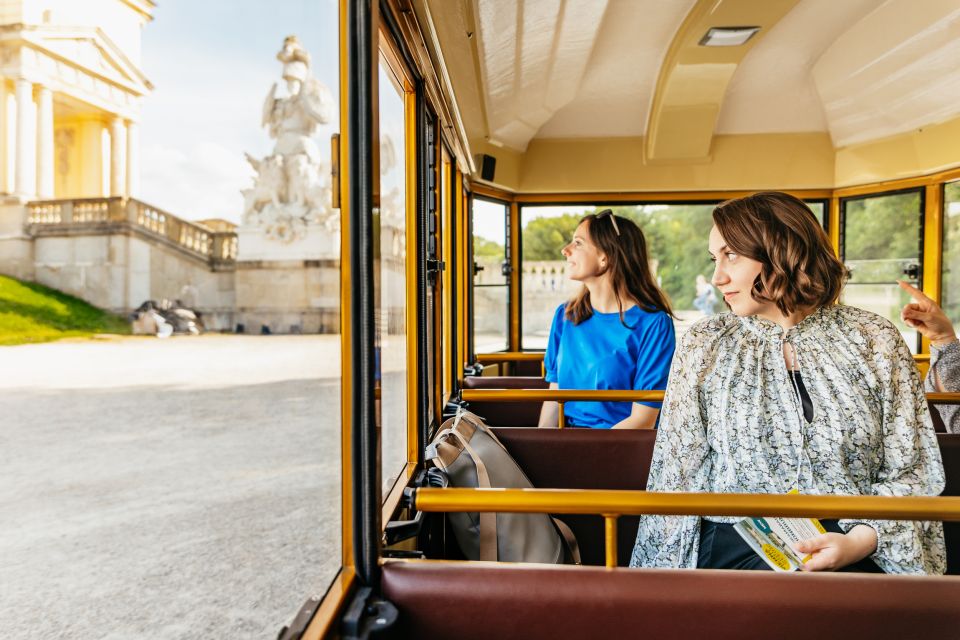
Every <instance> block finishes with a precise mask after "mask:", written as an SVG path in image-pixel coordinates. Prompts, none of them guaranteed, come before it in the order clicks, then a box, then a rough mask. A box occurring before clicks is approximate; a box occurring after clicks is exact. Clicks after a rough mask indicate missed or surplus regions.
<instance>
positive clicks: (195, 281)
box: [32, 233, 235, 330]
mask: <svg viewBox="0 0 960 640" xmlns="http://www.w3.org/2000/svg"><path fill="white" fill-rule="evenodd" d="M33 253H34V277H33V278H32V279H33V280H35V281H37V282H39V283H41V284H43V285H46V286H48V287H53V288H54V289H59V290H60V291H64V292H66V293H69V294H71V295H75V296H77V297H79V298H83V299H84V300H86V301H87V302H89V303H90V304H93V305H95V306H98V307H101V308H104V309H107V310H109V311H112V312H114V313H119V314H126V313H129V312H130V311H131V310H132V309H135V308H137V307H138V306H140V304H141V303H143V302H144V301H145V300H160V299H163V298H167V299H171V300H173V299H181V300H183V302H184V303H185V304H187V305H190V306H194V307H195V308H197V309H199V310H200V311H201V312H202V313H203V314H204V322H205V324H206V326H207V328H208V329H210V330H225V329H229V328H231V327H232V326H233V312H234V302H235V293H234V282H233V281H234V272H233V270H232V269H229V270H223V271H216V270H211V269H210V266H209V265H208V264H207V263H205V262H204V261H202V260H200V259H197V258H195V257H193V256H191V255H188V254H186V253H185V252H183V251H181V250H179V249H176V248H173V247H170V246H166V245H165V244H164V243H159V242H155V241H153V242H152V241H150V239H147V238H144V237H139V236H138V235H137V234H134V233H113V234H101V235H88V234H83V235H65V236H40V237H37V238H35V239H34V252H33Z"/></svg>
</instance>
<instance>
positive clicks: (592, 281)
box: [539, 209, 675, 429]
mask: <svg viewBox="0 0 960 640" xmlns="http://www.w3.org/2000/svg"><path fill="white" fill-rule="evenodd" d="M562 253H563V255H564V257H565V258H566V259H567V265H568V266H569V273H570V279H571V280H575V281H578V282H582V283H583V287H582V288H581V289H580V291H579V292H578V293H577V294H576V295H575V296H574V297H573V299H571V300H569V301H567V302H565V303H563V304H561V305H560V306H559V307H557V311H556V313H555V314H554V317H553V325H552V326H551V327H550V339H549V341H548V343H547V352H546V355H545V356H544V367H545V369H546V380H547V381H548V382H549V383H550V388H551V389H624V390H629V389H665V388H666V386H667V374H668V372H669V370H670V361H671V360H672V359H673V350H674V346H675V338H674V332H673V311H672V310H671V309H670V303H669V302H668V301H667V296H666V295H665V294H664V293H663V291H661V290H660V289H659V288H658V287H657V285H656V284H655V281H654V279H653V274H651V273H650V266H649V261H648V259H647V244H646V241H645V240H644V237H643V233H642V232H641V231H640V228H639V227H637V225H636V224H634V223H633V222H631V221H630V220H628V219H627V218H623V217H620V216H616V215H613V212H612V211H610V210H609V209H607V210H605V211H601V212H600V213H598V214H595V215H588V216H586V217H585V218H584V219H583V220H582V221H581V222H580V225H579V226H578V227H577V229H576V231H575V232H574V234H573V240H572V241H571V242H570V244H568V245H567V246H565V247H564V248H563V250H562ZM659 411H660V403H659V402H641V403H629V402H567V403H565V404H564V417H565V420H566V423H567V425H569V426H574V427H591V428H594V429H610V428H614V429H642V428H652V427H654V426H655V424H656V421H657V415H658V413H659ZM558 419H559V407H558V406H557V403H556V402H545V403H543V409H542V410H541V413H540V423H539V426H541V427H556V426H557V423H558Z"/></svg>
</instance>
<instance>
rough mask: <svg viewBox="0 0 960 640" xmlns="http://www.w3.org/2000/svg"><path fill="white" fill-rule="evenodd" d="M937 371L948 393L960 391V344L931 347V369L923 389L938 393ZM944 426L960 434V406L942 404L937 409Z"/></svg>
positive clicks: (952, 343) (951, 431)
mask: <svg viewBox="0 0 960 640" xmlns="http://www.w3.org/2000/svg"><path fill="white" fill-rule="evenodd" d="M934 371H936V373H937V375H938V376H940V383H941V384H943V388H944V389H946V390H947V391H958V390H960V342H958V341H956V340H954V341H953V342H950V343H948V344H945V345H943V346H942V347H938V346H936V345H930V369H928V370H927V377H926V378H925V379H924V381H923V388H924V389H925V390H927V391H936V390H937V385H936V380H934V377H933V374H934ZM937 411H939V412H940V417H941V418H943V424H944V425H945V426H946V427H947V431H949V432H950V433H960V405H956V404H941V405H939V406H938V407H937Z"/></svg>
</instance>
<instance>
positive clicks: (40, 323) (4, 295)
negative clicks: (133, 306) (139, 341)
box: [0, 276, 130, 345]
mask: <svg viewBox="0 0 960 640" xmlns="http://www.w3.org/2000/svg"><path fill="white" fill-rule="evenodd" d="M96 333H122V334H128V333H130V323H129V322H128V321H127V320H126V319H125V318H121V317H118V316H115V315H113V314H111V313H107V312H106V311H103V310H101V309H98V308H96V307H94V306H91V305H89V304H87V303H86V302H84V301H83V300H80V299H79V298H74V297H73V296H69V295H67V294H65V293H61V292H60V291H57V290H55V289H50V288H47V287H44V286H43V285H39V284H35V283H32V282H21V281H19V280H14V279H13V278H9V277H7V276H0V345H10V344H26V343H30V342H49V341H51V340H59V339H60V338H73V337H86V336H92V335H94V334H96Z"/></svg>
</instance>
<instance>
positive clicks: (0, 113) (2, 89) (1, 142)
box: [0, 78, 17, 193]
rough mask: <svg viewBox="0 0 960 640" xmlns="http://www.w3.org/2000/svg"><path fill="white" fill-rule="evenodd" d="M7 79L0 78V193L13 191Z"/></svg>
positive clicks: (13, 130) (13, 131) (12, 130)
mask: <svg viewBox="0 0 960 640" xmlns="http://www.w3.org/2000/svg"><path fill="white" fill-rule="evenodd" d="M9 93H10V92H9V91H7V81H6V80H4V79H2V78H0V193H12V192H13V163H14V160H13V157H12V155H11V153H12V152H13V141H14V139H15V136H16V133H17V132H16V129H11V127H12V126H15V123H14V122H13V117H14V113H13V109H10V108H8V106H7V96H8V94H9Z"/></svg>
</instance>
